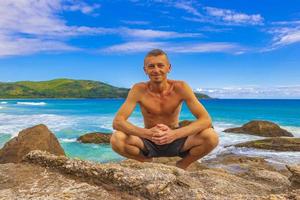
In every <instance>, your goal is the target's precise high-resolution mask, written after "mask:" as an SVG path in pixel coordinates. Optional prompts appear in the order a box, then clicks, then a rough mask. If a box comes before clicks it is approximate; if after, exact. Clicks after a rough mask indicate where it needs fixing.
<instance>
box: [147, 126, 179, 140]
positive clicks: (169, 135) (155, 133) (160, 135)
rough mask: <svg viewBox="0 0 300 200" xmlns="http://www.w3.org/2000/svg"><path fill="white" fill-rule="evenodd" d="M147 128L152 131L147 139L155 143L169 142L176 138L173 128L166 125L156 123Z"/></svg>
mask: <svg viewBox="0 0 300 200" xmlns="http://www.w3.org/2000/svg"><path fill="white" fill-rule="evenodd" d="M149 130H150V131H151V133H152V137H151V138H149V139H150V140H151V141H152V142H154V143H155V144H157V145H163V144H169V143H171V142H173V141H174V140H175V139H176V138H175V134H174V133H173V130H172V129H170V128H169V127H168V126H167V125H164V124H157V125H156V126H154V127H152V128H150V129H149Z"/></svg>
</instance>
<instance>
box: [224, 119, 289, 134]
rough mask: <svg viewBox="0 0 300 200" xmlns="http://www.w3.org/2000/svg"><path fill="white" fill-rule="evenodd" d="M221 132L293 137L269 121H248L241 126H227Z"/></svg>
mask: <svg viewBox="0 0 300 200" xmlns="http://www.w3.org/2000/svg"><path fill="white" fill-rule="evenodd" d="M223 132H230V133H245V134H250V135H257V136H262V137H279V136H287V137H293V134H291V133H290V132H288V131H287V130H284V129H282V128H280V127H279V126H278V125H277V124H275V123H273V122H269V121H250V122H248V123H246V124H244V125H243V126H242V127H237V128H229V129H226V130H224V131H223Z"/></svg>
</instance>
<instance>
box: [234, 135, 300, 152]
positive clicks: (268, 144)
mask: <svg viewBox="0 0 300 200" xmlns="http://www.w3.org/2000/svg"><path fill="white" fill-rule="evenodd" d="M234 146H235V147H248V148H257V149H268V150H275V151H300V138H284V137H282V138H268V139H263V140H254V141H250V142H244V143H239V144H236V145H234Z"/></svg>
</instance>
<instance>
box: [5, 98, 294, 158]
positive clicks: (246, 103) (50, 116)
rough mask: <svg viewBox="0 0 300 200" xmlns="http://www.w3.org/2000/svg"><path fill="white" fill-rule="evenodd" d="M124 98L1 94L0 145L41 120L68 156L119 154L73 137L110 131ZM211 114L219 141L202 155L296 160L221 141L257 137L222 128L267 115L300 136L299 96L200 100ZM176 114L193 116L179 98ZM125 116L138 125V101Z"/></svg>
mask: <svg viewBox="0 0 300 200" xmlns="http://www.w3.org/2000/svg"><path fill="white" fill-rule="evenodd" d="M123 102H124V100H123V99H66V100H62V99H30V100H27V99H17V100H0V147H2V146H3V145H4V143H5V142H6V141H8V140H9V139H10V138H11V137H13V136H16V135H17V134H18V132H19V131H21V130H22V129H24V128H28V127H30V126H33V125H37V124H40V123H43V124H45V125H47V126H48V127H49V128H50V130H51V131H52V132H54V133H55V135H56V136H57V137H58V139H59V141H60V143H61V145H62V146H63V148H64V150H65V151H66V154H67V155H68V156H69V157H73V158H74V157H78V158H81V159H86V160H93V161H97V162H109V161H117V160H121V159H123V157H122V156H120V155H118V154H116V153H115V152H113V151H112V149H111V148H110V146H109V145H96V144H81V143H78V142H76V139H77V137H79V136H80V135H82V134H85V133H88V132H95V131H101V132H112V120H113V117H114V115H115V113H116V112H117V110H118V108H119V107H120V106H121V104H122V103H123ZM201 103H202V104H203V105H204V106H205V107H206V109H207V110H208V112H209V113H210V114H211V117H212V119H213V124H214V127H215V130H216V131H217V132H218V133H219V136H220V145H219V146H218V147H217V148H216V149H215V150H214V151H213V152H211V153H210V154H209V155H208V156H207V157H205V158H204V159H210V158H213V157H215V156H216V155H218V154H220V153H226V152H232V153H235V154H239V155H247V156H261V157H266V158H267V159H269V160H270V162H279V163H300V153H298V152H274V151H266V150H255V149H246V148H234V147H227V148H225V147H224V146H227V145H231V144H236V143H239V142H244V141H249V140H255V139H261V137H258V136H251V135H246V134H231V133H224V132H222V131H223V130H224V129H226V128H231V127H236V126H241V125H242V124H244V123H246V122H248V121H249V120H253V119H258V120H270V121H273V122H275V123H277V124H279V125H281V126H282V127H283V128H285V129H287V130H288V131H290V132H292V133H293V134H294V135H295V136H296V137H300V100H237V99H226V100H221V99H214V100H201ZM180 119H181V120H183V119H191V120H192V119H194V117H193V115H192V114H191V113H190V112H189V110H188V108H187V107H186V105H185V104H184V105H183V107H182V112H181V115H180ZM129 120H130V121H131V122H132V123H133V124H135V125H137V126H143V119H142V115H141V114H140V109H139V107H137V108H136V109H135V111H134V112H133V114H132V116H131V117H130V118H129Z"/></svg>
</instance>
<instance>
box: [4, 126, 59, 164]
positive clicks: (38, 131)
mask: <svg viewBox="0 0 300 200" xmlns="http://www.w3.org/2000/svg"><path fill="white" fill-rule="evenodd" d="M32 150H42V151H47V152H49V153H52V154H55V155H65V152H64V150H63V148H62V147H61V146H60V144H59V142H58V140H57V138H56V137H55V135H54V134H53V133H52V132H51V131H50V130H49V129H48V128H47V126H45V125H44V124H39V125H36V126H34V127H31V128H27V129H24V130H22V131H21V132H20V133H19V134H18V136H17V137H14V138H12V139H11V140H10V141H8V142H7V143H6V144H5V145H4V147H3V148H2V149H1V151H0V163H9V162H13V163H18V162H20V161H21V160H22V157H23V156H24V155H26V154H27V153H29V152H30V151H32Z"/></svg>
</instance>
